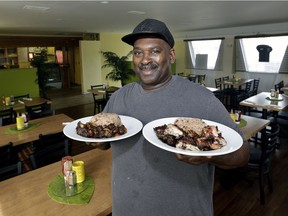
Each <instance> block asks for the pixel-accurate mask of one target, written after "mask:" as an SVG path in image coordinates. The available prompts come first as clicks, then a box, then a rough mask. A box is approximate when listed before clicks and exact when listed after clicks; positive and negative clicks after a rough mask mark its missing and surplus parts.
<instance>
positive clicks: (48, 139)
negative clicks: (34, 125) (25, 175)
mask: <svg viewBox="0 0 288 216" xmlns="http://www.w3.org/2000/svg"><path fill="white" fill-rule="evenodd" d="M70 154H71V140H70V139H69V138H68V137H66V136H65V135H64V134H63V132H60V133H55V134H47V135H43V134H40V135H39V142H36V143H34V144H33V153H32V154H31V155H30V161H31V165H32V168H33V169H37V168H40V167H43V166H46V165H48V164H51V163H54V162H57V161H61V159H62V157H64V156H68V155H70Z"/></svg>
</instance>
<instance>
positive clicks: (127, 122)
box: [63, 115, 143, 142]
mask: <svg viewBox="0 0 288 216" xmlns="http://www.w3.org/2000/svg"><path fill="white" fill-rule="evenodd" d="M119 117H120V119H121V121H122V123H123V125H124V126H125V127H126V128H127V133H126V134H123V135H121V136H117V137H112V138H88V137H83V136H80V135H78V134H77V133H76V127H77V124H78V122H79V121H81V122H82V123H84V124H85V123H86V122H88V121H90V119H91V118H92V116H89V117H84V118H80V119H77V120H74V121H72V122H70V123H69V124H67V125H66V126H65V127H64V129H63V133H64V134H65V135H66V136H67V137H69V138H71V139H73V140H77V141H82V142H113V141H117V140H122V139H126V138H128V137H131V136H134V135H135V134H137V133H138V132H139V131H140V130H141V129H142V127H143V124H142V122H141V121H139V120H138V119H136V118H133V117H130V116H123V115H119Z"/></svg>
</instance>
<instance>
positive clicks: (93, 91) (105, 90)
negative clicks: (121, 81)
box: [87, 86, 119, 94]
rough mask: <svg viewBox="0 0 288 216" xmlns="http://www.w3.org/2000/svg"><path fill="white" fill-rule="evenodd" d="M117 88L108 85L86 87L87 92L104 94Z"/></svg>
mask: <svg viewBox="0 0 288 216" xmlns="http://www.w3.org/2000/svg"><path fill="white" fill-rule="evenodd" d="M118 89H119V87H116V86H110V87H108V88H106V89H105V88H95V89H87V91H88V92H90V93H93V94H106V92H115V91H117V90H118Z"/></svg>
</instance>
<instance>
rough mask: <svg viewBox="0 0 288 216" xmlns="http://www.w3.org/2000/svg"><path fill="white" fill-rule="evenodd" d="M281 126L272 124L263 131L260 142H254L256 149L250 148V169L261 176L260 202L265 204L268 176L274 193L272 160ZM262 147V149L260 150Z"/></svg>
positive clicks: (270, 188)
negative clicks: (254, 169) (253, 169)
mask: <svg viewBox="0 0 288 216" xmlns="http://www.w3.org/2000/svg"><path fill="white" fill-rule="evenodd" d="M279 131H280V128H279V125H278V124H277V123H270V124H269V125H268V126H267V127H266V129H265V130H263V131H261V133H260V134H261V137H260V140H258V138H257V137H256V138H255V139H254V142H255V141H257V142H255V144H257V145H256V147H254V148H253V147H251V148H250V158H249V162H248V167H251V168H257V169H258V173H257V174H258V176H259V191H260V202H261V204H265V186H264V184H265V182H266V181H265V179H264V177H265V176H267V180H268V186H269V191H270V192H272V191H273V182H272V170H271V167H272V158H273V155H274V152H275V151H276V147H277V145H278V135H279ZM258 146H260V149H259V148H258Z"/></svg>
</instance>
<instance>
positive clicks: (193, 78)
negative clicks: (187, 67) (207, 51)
mask: <svg viewBox="0 0 288 216" xmlns="http://www.w3.org/2000/svg"><path fill="white" fill-rule="evenodd" d="M188 79H189V80H190V81H191V82H194V83H195V82H196V79H197V77H196V76H194V75H189V77H188Z"/></svg>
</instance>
